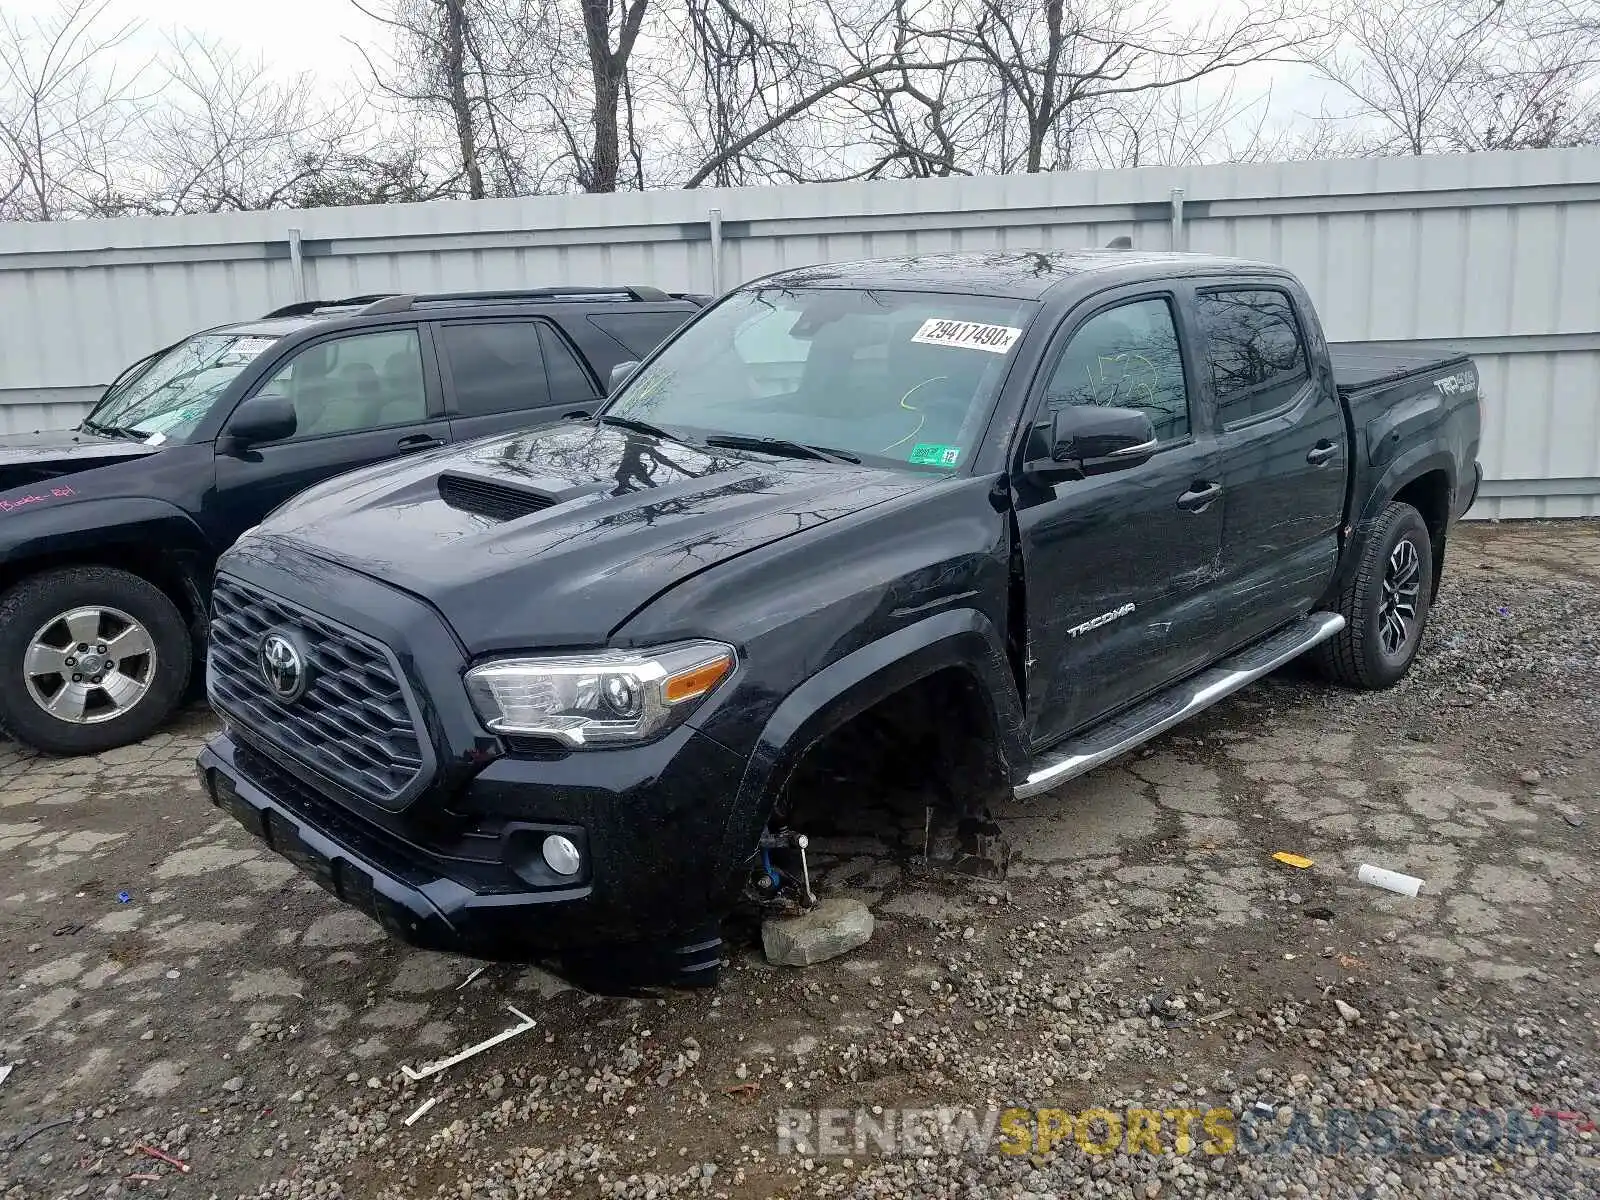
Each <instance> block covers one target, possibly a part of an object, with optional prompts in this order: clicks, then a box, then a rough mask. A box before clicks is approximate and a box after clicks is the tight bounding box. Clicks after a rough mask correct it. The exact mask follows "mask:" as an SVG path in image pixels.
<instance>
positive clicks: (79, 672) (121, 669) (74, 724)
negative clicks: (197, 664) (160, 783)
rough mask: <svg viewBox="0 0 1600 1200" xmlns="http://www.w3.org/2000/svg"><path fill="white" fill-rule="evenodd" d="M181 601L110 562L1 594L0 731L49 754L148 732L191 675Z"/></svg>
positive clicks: (85, 750)
mask: <svg viewBox="0 0 1600 1200" xmlns="http://www.w3.org/2000/svg"><path fill="white" fill-rule="evenodd" d="M192 653H193V651H192V647H191V644H190V639H189V630H188V628H187V626H186V625H185V624H184V621H183V616H182V614H180V613H179V612H178V609H177V606H176V605H174V604H173V603H172V601H171V600H170V599H169V598H168V597H167V595H166V594H165V593H164V592H162V591H161V589H160V588H158V587H156V586H155V585H154V584H152V583H150V582H149V581H147V580H144V579H141V578H139V577H138V576H137V575H133V574H131V573H129V572H127V571H119V570H116V569H114V568H111V567H67V568H64V569H61V570H56V571H47V572H45V573H44V574H41V575H35V576H34V577H33V578H31V579H27V580H24V581H23V582H22V583H19V584H18V585H17V586H16V587H14V588H12V589H11V590H10V591H9V592H7V593H6V594H5V595H4V597H3V598H0V729H3V730H4V731H5V732H6V733H9V734H10V735H11V736H12V737H14V738H16V739H17V740H18V741H20V742H24V743H26V744H28V745H31V746H34V747H36V748H37V749H40V750H45V751H48V752H50V753H52V754H96V753H99V752H100V751H102V750H110V749H112V748H113V747H116V746H124V745H127V744H128V743H129V742H135V741H138V740H139V739H140V738H142V737H145V736H146V735H148V734H150V733H152V732H153V731H154V730H155V729H156V728H157V727H158V726H160V724H161V723H162V722H163V721H165V720H166V719H167V717H168V716H170V715H171V713H172V710H173V709H174V708H176V707H177V705H178V702H179V700H180V699H181V698H182V696H183V690H184V687H185V685H186V684H187V683H188V681H189V673H190V668H191V661H190V660H191V657H192Z"/></svg>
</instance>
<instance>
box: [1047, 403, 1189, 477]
mask: <svg viewBox="0 0 1600 1200" xmlns="http://www.w3.org/2000/svg"><path fill="white" fill-rule="evenodd" d="M1157 444H1158V443H1157V441H1156V431H1155V426H1154V425H1152V424H1151V423H1150V417H1149V415H1148V414H1147V413H1145V412H1143V411H1142V410H1140V409H1137V408H1100V407H1098V406H1097V405H1092V404H1083V405H1072V404H1069V405H1065V406H1063V407H1062V408H1059V409H1057V410H1056V414H1055V416H1054V418H1053V419H1052V420H1051V423H1050V457H1049V458H1048V459H1044V460H1039V461H1037V462H1031V463H1029V464H1028V465H1027V471H1028V473H1029V474H1030V475H1033V476H1034V477H1035V478H1036V479H1039V480H1040V481H1041V482H1050V483H1053V482H1056V481H1057V480H1061V479H1082V478H1084V477H1086V476H1089V475H1103V474H1105V473H1106V472H1108V471H1121V470H1124V469H1126V468H1128V467H1136V466H1138V465H1139V464H1140V463H1142V462H1148V461H1149V459H1150V456H1151V455H1152V454H1154V453H1155V452H1156V446H1157Z"/></svg>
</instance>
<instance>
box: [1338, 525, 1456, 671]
mask: <svg viewBox="0 0 1600 1200" xmlns="http://www.w3.org/2000/svg"><path fill="white" fill-rule="evenodd" d="M1432 599H1433V545H1432V540H1431V538H1430V537H1429V534H1428V526H1427V523H1426V522H1424V521H1423V519H1422V514H1421V513H1419V512H1418V511H1417V510H1416V509H1414V508H1412V507H1411V505H1409V504H1405V503H1402V502H1401V501H1398V500H1396V501H1391V502H1390V503H1389V504H1388V505H1387V506H1386V507H1385V508H1384V510H1383V511H1382V512H1381V513H1379V514H1378V518H1377V520H1375V521H1374V522H1373V523H1372V527H1371V528H1370V529H1369V530H1368V532H1367V536H1366V537H1365V539H1363V541H1362V544H1361V550H1360V559H1359V561H1358V563H1357V565H1356V570H1355V573H1354V574H1353V575H1352V576H1351V579H1350V582H1349V584H1348V585H1346V587H1345V589H1344V591H1343V593H1341V595H1340V597H1339V603H1338V605H1337V606H1336V611H1337V612H1339V613H1340V614H1342V615H1343V617H1344V619H1345V627H1344V628H1343V629H1342V630H1340V631H1339V633H1338V634H1336V635H1335V636H1334V637H1331V638H1329V639H1328V640H1327V641H1326V642H1323V643H1322V644H1321V645H1320V646H1318V647H1317V648H1316V649H1315V650H1314V651H1313V652H1312V653H1313V655H1314V656H1315V661H1316V663H1317V666H1318V667H1319V668H1320V669H1321V670H1322V672H1323V674H1325V675H1326V676H1328V678H1330V679H1332V680H1334V681H1336V682H1338V683H1342V684H1344V685H1346V686H1347V687H1355V688H1364V689H1368V690H1377V689H1380V688H1386V687H1392V686H1394V685H1395V684H1396V683H1399V682H1400V680H1402V679H1403V678H1405V675H1406V672H1407V671H1409V670H1410V669H1411V664H1412V662H1414V661H1415V660H1416V657H1417V648H1418V647H1419V646H1420V645H1421V644H1422V634H1423V630H1424V629H1425V628H1426V627H1427V623H1428V610H1429V607H1430V603H1431V601H1432Z"/></svg>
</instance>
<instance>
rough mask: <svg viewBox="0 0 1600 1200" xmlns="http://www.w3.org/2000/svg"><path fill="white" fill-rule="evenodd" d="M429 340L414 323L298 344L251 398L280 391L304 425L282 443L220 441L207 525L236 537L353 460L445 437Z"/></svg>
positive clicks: (227, 541) (228, 540) (226, 541)
mask: <svg viewBox="0 0 1600 1200" xmlns="http://www.w3.org/2000/svg"><path fill="white" fill-rule="evenodd" d="M431 362H432V351H431V345H430V344H429V343H428V342H427V340H426V339H424V338H423V337H422V336H421V335H420V332H419V330H418V328H417V327H416V326H414V325H412V326H402V327H399V328H388V329H382V330H378V331H374V332H371V333H356V334H348V335H345V336H342V337H341V336H337V335H335V336H333V337H328V338H323V339H322V340H321V341H317V342H312V343H310V344H309V345H305V346H302V347H300V348H299V349H297V350H296V351H295V352H294V353H293V354H292V355H291V356H290V357H289V358H288V359H287V360H286V361H285V362H283V363H282V364H280V365H279V366H278V368H277V370H275V371H274V372H273V373H272V374H271V375H270V376H269V377H268V378H267V379H266V380H265V381H263V382H262V383H261V384H260V385H259V386H258V387H257V388H256V389H255V390H254V391H253V392H252V393H251V396H250V397H247V398H246V399H247V400H248V399H250V398H253V397H255V396H263V395H280V396H285V397H287V398H288V399H289V400H290V401H291V402H292V403H293V404H294V408H295V416H296V419H297V421H298V428H297V429H296V431H295V433H294V435H293V436H291V437H287V438H284V439H283V440H282V441H278V442H269V443H266V444H262V445H254V446H250V447H249V448H248V449H245V450H241V451H237V452H230V447H229V444H228V438H227V432H226V429H224V431H223V435H222V436H221V437H219V438H218V439H217V457H216V464H217V470H216V484H215V487H214V490H213V492H212V494H211V496H210V497H209V503H208V504H207V505H206V511H205V517H206V521H207V525H208V529H207V532H208V533H210V534H211V536H212V538H213V539H214V541H215V544H217V545H219V546H227V545H231V544H232V543H233V541H234V539H235V538H237V537H238V536H239V535H240V534H241V533H243V532H244V531H245V530H246V529H248V528H250V527H251V526H252V525H255V524H256V523H257V522H259V521H260V520H261V519H262V518H263V517H265V516H266V515H267V514H268V513H269V512H271V511H272V510H273V509H275V508H277V507H278V505H280V504H282V503H283V502H284V501H285V500H287V499H289V498H290V497H291V496H293V495H295V494H296V493H297V492H301V491H304V490H305V489H306V488H308V487H310V486H311V485H312V484H314V483H320V482H321V481H322V480H324V479H329V478H331V477H333V476H335V475H341V474H343V473H344V472H346V471H353V470H355V469H356V468H357V467H364V466H366V465H368V464H369V463H375V462H381V461H383V460H384V459H386V458H395V457H397V456H399V455H402V454H407V453H413V452H415V451H418V450H426V449H429V448H431V447H435V446H442V445H445V444H446V443H447V442H448V441H449V440H450V424H449V422H448V421H447V420H446V419H445V417H444V414H443V411H442V405H441V403H440V398H439V394H438V387H437V384H436V382H435V379H436V372H434V371H433V370H432V369H431Z"/></svg>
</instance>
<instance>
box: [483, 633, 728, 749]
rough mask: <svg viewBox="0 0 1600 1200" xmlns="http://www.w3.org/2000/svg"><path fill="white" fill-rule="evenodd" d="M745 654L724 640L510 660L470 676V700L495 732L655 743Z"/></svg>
mask: <svg viewBox="0 0 1600 1200" xmlns="http://www.w3.org/2000/svg"><path fill="white" fill-rule="evenodd" d="M736 662H737V656H736V655H735V653H734V649H733V647H732V646H727V645H724V644H723V643H721V642H709V641H696V642H678V643H676V644H674V645H671V646H662V647H660V648H658V649H654V650H603V651H599V652H597V653H587V654H551V655H547V656H543V657H539V658H503V659H497V660H496V661H494V662H488V663H484V664H483V665H482V666H477V667H473V668H472V669H471V670H470V671H468V672H467V675H466V682H467V695H468V696H469V697H471V699H472V706H473V708H475V709H476V710H477V713H478V716H479V717H481V718H482V719H483V723H484V725H485V726H486V727H487V728H488V729H490V730H492V731H493V732H495V733H509V734H520V735H524V736H529V737H552V738H556V739H557V740H559V741H561V742H564V743H565V744H567V745H568V746H588V745H593V744H597V743H617V742H647V741H649V740H650V739H652V738H655V737H659V736H660V735H661V734H663V733H665V732H666V731H667V730H669V729H672V728H674V727H676V726H678V725H680V724H682V723H683V721H684V720H685V719H686V718H687V717H688V716H689V714H690V713H691V712H693V711H694V710H695V709H696V708H697V707H699V704H700V702H701V701H702V700H704V699H705V697H707V696H709V695H710V694H711V693H712V691H714V690H715V689H716V687H717V685H719V684H720V683H722V681H723V680H725V679H726V678H727V677H728V676H729V675H731V674H733V668H734V665H735V663H736Z"/></svg>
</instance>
